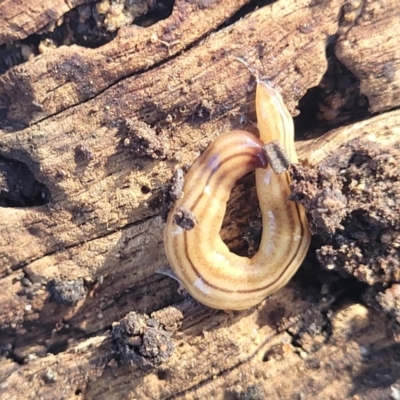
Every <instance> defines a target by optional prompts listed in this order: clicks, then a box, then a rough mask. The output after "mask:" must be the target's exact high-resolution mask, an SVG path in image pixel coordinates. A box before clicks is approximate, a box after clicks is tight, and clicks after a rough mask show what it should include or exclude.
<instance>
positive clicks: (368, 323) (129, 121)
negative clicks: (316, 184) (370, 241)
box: [0, 0, 400, 399]
mask: <svg viewBox="0 0 400 400" xmlns="http://www.w3.org/2000/svg"><path fill="white" fill-rule="evenodd" d="M83 3H86V2H84V1H81V2H79V1H75V2H67V3H65V2H62V3H60V4H58V3H57V1H51V2H50V1H48V2H41V6H40V7H39V6H35V7H38V9H36V8H34V7H33V6H32V5H31V4H30V3H29V2H28V1H21V2H18V3H16V2H3V3H2V4H1V5H0V26H2V27H3V28H1V29H2V31H1V33H0V43H3V42H5V43H8V46H13V45H14V46H15V48H23V46H25V44H24V43H23V42H20V40H22V39H24V38H26V37H28V36H29V35H32V34H37V33H42V32H43V31H44V32H46V33H47V34H48V32H52V30H53V29H55V28H54V27H55V26H56V25H57V23H56V22H57V21H58V20H59V19H60V18H61V17H64V19H65V20H68V18H72V17H70V16H68V14H67V16H65V15H66V13H67V12H68V11H69V10H70V9H74V7H77V6H79V5H81V4H83ZM150 3H152V2H150V1H149V2H147V3H146V4H147V5H146V7H147V6H148V7H149V8H151V6H152V5H151V4H150ZM247 3H248V2H247V1H245V0H228V1H198V2H194V1H184V0H177V1H176V2H175V4H174V7H173V10H172V13H171V15H170V16H169V17H168V18H166V19H164V20H160V21H158V22H156V23H155V24H153V25H151V26H149V27H141V26H137V25H128V26H124V27H121V28H119V29H118V30H116V31H115V37H113V38H112V40H110V41H109V42H108V43H106V44H103V45H102V46H98V47H95V48H88V47H84V46H81V45H76V44H72V45H67V43H64V44H63V45H60V46H54V48H52V47H51V48H50V49H48V50H47V51H42V53H41V54H36V53H35V51H32V52H31V53H32V54H31V53H29V57H26V58H27V59H26V60H25V61H24V62H23V63H21V64H19V65H14V66H12V67H11V68H8V69H7V71H5V72H4V73H3V74H2V75H0V166H1V171H0V172H1V175H0V188H1V193H2V194H1V196H0V200H1V204H2V207H0V231H1V232H2V234H1V236H0V287H1V291H0V301H1V304H2V307H1V311H0V329H1V334H0V337H1V339H0V350H1V354H2V356H3V357H2V358H1V359H0V377H1V382H2V383H1V384H0V393H1V397H2V398H5V399H21V398H38V397H41V398H43V399H50V398H74V397H75V396H77V395H81V396H82V397H83V398H87V399H102V398H113V399H114V398H115V399H119V398H120V399H127V398H135V399H136V398H137V399H147V398H149V399H150V398H156V399H159V398H160V399H161V398H162V399H166V398H177V399H179V398H182V399H195V398H205V397H213V398H221V399H222V398H224V399H250V398H251V399H258V398H259V399H262V398H269V399H275V398H276V399H278V398H280V399H282V398H285V399H286V398H297V397H298V398H304V399H308V398H316V397H318V398H321V399H330V398H338V397H340V398H343V399H346V398H349V399H350V398H369V399H374V398H376V399H379V398H389V396H390V394H391V393H395V394H394V395H393V396H395V395H396V396H399V394H398V393H400V373H399V368H398V362H399V360H400V348H399V345H398V342H396V339H398V337H399V336H400V334H399V332H400V329H399V328H398V325H397V324H398V323H400V317H399V315H400V312H399V311H398V310H399V309H400V304H399V302H400V300H399V298H400V294H398V292H399V291H398V290H397V286H396V282H398V280H400V279H399V278H398V273H397V272H396V271H397V270H395V271H394V272H393V271H391V272H390V273H389V272H388V271H387V270H386V271H385V273H386V272H387V275H385V276H387V279H383V280H381V281H379V282H380V283H381V284H382V285H383V286H382V287H379V288H378V289H377V290H376V291H374V290H375V289H376V288H375V287H373V286H372V285H373V284H374V283H375V282H376V281H373V282H372V281H371V282H370V281H368V280H367V279H362V278H363V277H364V275H363V277H361V278H360V274H358V275H357V273H356V272H355V271H349V270H345V269H344V268H343V269H342V270H340V268H336V269H337V270H338V271H339V274H335V273H333V272H330V271H327V270H326V268H325V269H324V268H322V267H321V265H320V264H318V262H317V261H316V259H315V256H314V254H315V252H316V249H320V248H321V246H322V245H324V243H322V244H321V240H322V239H326V238H324V237H323V235H322V234H320V236H316V238H314V241H313V244H312V247H311V250H310V255H309V257H308V258H307V260H306V262H305V266H304V268H303V269H302V270H301V271H300V272H299V274H297V276H296V277H295V278H294V280H293V281H292V282H291V283H290V284H289V285H288V286H287V287H286V288H284V289H282V290H280V291H279V292H278V293H276V294H274V295H273V296H271V297H270V298H268V299H266V300H265V301H264V302H263V303H262V304H260V305H259V306H257V307H255V308H253V309H250V310H247V311H243V312H232V313H225V312H222V311H215V310H210V309H207V308H205V307H202V306H200V305H198V304H196V303H195V302H194V301H192V300H190V299H188V298H187V297H185V295H184V294H181V293H180V292H178V284H177V283H176V282H175V281H173V280H171V279H170V278H169V277H166V276H164V275H160V274H156V273H155V272H156V271H157V270H159V269H160V268H162V267H163V266H165V265H166V264H167V260H166V257H165V254H164V250H163V239H162V232H163V225H164V222H163V214H164V213H165V204H164V203H165V197H166V195H165V193H166V190H167V187H168V184H169V183H170V180H171V177H172V174H173V172H174V170H175V169H176V168H178V167H182V166H185V165H190V164H192V163H193V160H194V159H195V158H196V156H197V155H198V154H199V152H200V151H202V150H204V149H205V148H206V146H207V145H208V144H209V143H210V141H211V140H212V139H213V138H214V137H216V136H217V135H219V134H220V133H222V132H224V131H226V130H230V129H235V128H239V127H240V128H242V129H246V128H249V129H252V130H254V128H252V121H255V115H254V92H255V79H254V76H252V74H251V73H250V72H249V71H248V69H247V68H246V67H244V65H243V64H242V63H241V62H238V61H237V58H241V59H243V60H245V62H246V63H247V64H248V65H249V66H250V67H251V68H252V69H254V70H255V71H257V73H258V74H259V75H260V77H261V78H263V79H268V80H270V81H271V82H272V83H273V84H274V86H275V87H277V88H279V89H280V91H281V93H282V95H283V97H284V99H285V101H286V103H287V105H288V107H289V109H290V111H291V112H292V113H293V115H296V114H298V111H297V110H296V107H297V105H298V103H299V101H300V99H301V98H303V96H304V95H305V94H306V93H307V91H308V90H309V89H311V88H313V87H316V86H318V85H319V83H320V82H321V80H322V79H323V76H324V74H325V72H326V70H327V68H328V64H329V62H330V60H329V59H328V56H327V49H328V48H329V47H330V46H333V47H334V53H335V55H336V57H337V59H338V60H339V61H340V62H342V63H343V64H344V65H345V66H346V67H347V68H348V69H349V70H350V71H351V73H352V74H353V75H354V77H356V78H357V79H359V82H360V90H361V93H362V94H363V95H365V96H366V98H367V99H368V103H369V111H370V114H368V115H364V119H363V120H362V121H359V122H354V121H353V122H352V123H351V124H349V125H346V126H339V127H338V128H337V129H335V130H331V131H330V132H328V133H326V134H325V135H323V136H322V137H320V138H318V139H309V140H308V141H305V142H301V143H300V144H299V146H298V149H299V155H300V158H301V161H302V162H303V164H307V165H308V166H310V167H312V168H315V167H317V166H318V165H320V164H321V163H323V162H324V161H325V162H326V160H330V159H332V158H334V157H333V156H334V155H337V154H339V153H341V152H345V151H348V150H343V149H347V148H350V147H351V146H352V143H354V141H355V140H358V142H357V143H359V144H360V145H362V146H364V144H365V145H369V146H371V143H374V144H375V145H376V147H377V148H382V149H383V150H382V151H383V153H385V152H386V153H387V152H388V149H397V150H398V149H399V137H400V136H399V128H398V127H399V125H400V124H399V122H400V112H399V110H396V109H397V108H398V107H399V105H400V97H399V91H398V90H397V88H398V87H399V85H400V74H399V72H398V71H400V65H399V64H400V50H399V49H400V35H399V27H398V21H397V20H398V10H397V2H396V1H395V0H386V1H380V2H376V1H372V0H366V1H365V2H361V5H360V6H359V7H357V4H355V3H356V2H353V3H352V4H353V6H351V5H350V3H347V2H346V1H344V0H332V1H313V0H296V1H286V0H280V1H277V2H274V3H272V4H267V5H265V6H263V7H259V8H256V7H254V5H252V4H250V5H249V6H246V7H244V8H243V6H245V5H246V4H247ZM354 4H355V5H354ZM153 5H154V4H153ZM232 17H233V18H232ZM242 17H243V18H242ZM231 18H232V19H231ZM2 21H3V22H2ZM7 49H8V48H7ZM7 49H6V50H7ZM2 50H4V51H5V47H4V48H3V49H2ZM0 51H1V49H0ZM7 51H8V50H7ZM38 52H39V51H38ZM4 54H5V53H4ZM325 90H328V89H327V88H326V87H325ZM331 100H332V99H331ZM331 106H332V102H331ZM332 109H334V110H336V109H335V108H334V107H333V106H332ZM325 111H326V110H325ZM378 112H380V113H381V114H380V115H374V113H378ZM325 114H326V113H325ZM343 125H344V124H343ZM326 126H329V125H326ZM325 130H326V127H325ZM343 146H345V147H343ZM346 146H348V147H346ZM349 146H350V147H349ZM349 151H350V150H349ZM386 153H385V154H386ZM346 154H347V153H346ZM393 157H395V156H393ZM396 160H397V161H398V162H399V163H400V159H397V158H396ZM397 161H396V162H397ZM332 162H333V163H334V162H336V165H337V159H335V160H333V161H332ZM393 179H394V178H393ZM252 185H253V183H252V179H251V177H248V178H246V179H244V180H243V181H241V182H240V184H239V185H238V187H237V188H236V189H235V191H234V193H233V195H232V204H231V206H230V208H229V210H228V213H227V217H226V223H225V225H224V229H223V232H222V235H223V237H224V239H225V240H226V241H227V243H228V244H229V245H230V246H231V247H232V248H234V249H236V250H240V248H243V240H241V237H240V232H241V231H240V228H241V226H242V225H244V224H246V223H248V219H247V211H250V212H253V213H254V210H250V209H251V208H254V207H252V204H254V203H253V200H254V201H256V200H255V195H254V189H253V188H252ZM249 196H250V200H249ZM397 198H399V197H397ZM385 223H387V224H388V226H383V227H382V230H385V229H386V230H387V229H388V227H389V222H385ZM396 223H397V224H398V217H397V219H396V218H395V222H394V223H393V225H391V229H392V228H393V232H395V234H397V233H398V228H397V227H396V226H397V225H396ZM385 232H386V231H385ZM391 232H392V231H391ZM238 235H239V237H238ZM321 238H322V239H321ZM396 240H398V239H396V238H394V239H393V241H392V242H393V243H394V244H393V246H394V247H393V248H394V251H398V247H396V243H397V242H396ZM325 244H326V243H325ZM396 249H397V250H396ZM397 255H398V253H397ZM371 271H372V272H368V273H372V274H374V273H375V274H379V271H374V270H373V269H372V270H371ZM396 273H397V275H396ZM345 274H347V275H345ZM349 274H351V275H354V276H355V278H357V279H358V280H361V281H363V282H367V285H364V284H360V283H359V282H358V281H357V280H356V279H349ZM368 284H370V285H371V286H369V285H368ZM371 288H372V289H371ZM389 303H390V304H389ZM131 311H135V312H137V313H141V314H147V315H150V314H152V313H153V316H154V319H155V320H156V321H158V322H157V324H156V327H155V328H154V327H152V326H151V323H153V322H152V321H150V322H149V321H147V322H146V324H150V325H146V329H145V331H147V330H148V328H149V327H151V328H152V329H155V330H156V331H157V330H159V331H163V332H164V331H167V332H169V333H170V334H171V335H172V336H171V340H172V342H173V344H174V348H175V349H174V351H173V353H172V355H171V356H170V357H169V358H168V357H165V359H163V360H161V361H160V360H158V361H155V360H154V359H153V360H152V359H151V357H150V356H148V354H147V353H146V354H147V355H143V354H141V355H139V356H137V357H136V358H134V361H135V362H128V364H130V365H121V363H122V364H123V357H122V358H121V355H120V353H121V347H119V348H118V347H116V338H115V335H116V333H115V332H117V331H116V329H120V328H118V327H119V325H118V321H120V320H121V319H122V318H123V317H124V316H125V315H126V314H127V313H129V312H131ZM118 332H120V331H118ZM113 335H114V336H113ZM134 337H135V339H134V340H135V343H136V344H135V345H134V346H133V347H134V348H136V349H139V348H142V347H140V346H143V343H144V340H145V339H144V334H143V332H140V334H136V335H134ZM131 340H133V339H131ZM168 340H169V339H168ZM168 343H169V342H168ZM142 352H143V353H145V352H144V350H143V351H142ZM135 354H136V353H135ZM143 359H149V360H150V361H149V362H150V364H151V363H153V364H152V365H151V366H150V367H149V366H148V365H147V364H146V365H144V364H143ZM131 361H132V360H131ZM288 377H290V379H288ZM396 385H397V386H396ZM396 393H397V394H396ZM394 398H397V397H394Z"/></svg>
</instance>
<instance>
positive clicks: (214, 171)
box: [190, 149, 262, 210]
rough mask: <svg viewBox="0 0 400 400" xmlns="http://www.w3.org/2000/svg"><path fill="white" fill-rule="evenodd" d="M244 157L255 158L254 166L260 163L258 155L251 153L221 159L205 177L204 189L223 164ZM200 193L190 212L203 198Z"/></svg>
mask: <svg viewBox="0 0 400 400" xmlns="http://www.w3.org/2000/svg"><path fill="white" fill-rule="evenodd" d="M261 152H262V149H260V153H261ZM245 155H248V156H250V157H251V158H255V159H256V160H257V161H258V162H257V161H256V162H255V163H254V164H255V165H259V164H260V162H259V161H260V158H259V155H258V154H253V152H250V151H247V152H243V153H240V154H234V155H233V156H229V157H227V158H225V159H223V160H222V161H221V162H220V164H219V165H218V166H217V167H214V168H213V169H212V170H211V171H210V174H209V176H208V177H207V181H206V183H205V185H204V187H206V186H208V184H209V183H210V181H211V179H212V177H213V175H214V174H215V173H217V172H218V170H220V169H221V168H222V167H223V165H224V164H226V163H227V162H229V161H231V160H234V159H235V158H238V157H243V156H245ZM221 175H222V177H224V175H223V174H221ZM219 181H220V180H218V182H219ZM201 193H202V194H201V195H200V196H198V198H197V200H196V201H195V202H194V203H193V204H192V205H191V207H190V208H191V209H192V210H194V209H195V208H196V206H197V204H198V203H199V201H200V200H201V199H202V197H203V196H204V193H203V191H202V192H201Z"/></svg>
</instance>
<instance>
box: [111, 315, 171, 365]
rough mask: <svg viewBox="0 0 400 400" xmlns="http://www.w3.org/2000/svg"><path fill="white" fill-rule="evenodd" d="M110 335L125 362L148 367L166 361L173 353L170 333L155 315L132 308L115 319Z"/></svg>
mask: <svg viewBox="0 0 400 400" xmlns="http://www.w3.org/2000/svg"><path fill="white" fill-rule="evenodd" d="M111 336H112V338H113V341H114V345H115V347H116V350H117V360H118V362H119V363H120V364H122V365H133V364H136V365H138V366H139V367H140V368H141V369H142V370H144V371H147V370H149V369H152V368H154V367H156V366H158V365H160V364H162V363H163V362H165V361H166V360H167V359H168V358H169V357H170V356H171V355H172V353H173V350H174V343H173V341H172V340H171V335H170V334H169V333H168V332H166V331H165V330H163V329H162V327H161V326H160V324H159V322H158V320H157V319H156V318H149V317H148V316H147V315H145V314H138V313H136V312H130V313H129V314H127V315H126V316H125V317H124V318H123V319H122V320H121V321H120V322H118V323H114V324H113V327H112V331H111Z"/></svg>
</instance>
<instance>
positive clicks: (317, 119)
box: [294, 36, 370, 139]
mask: <svg viewBox="0 0 400 400" xmlns="http://www.w3.org/2000/svg"><path fill="white" fill-rule="evenodd" d="M336 40H337V37H336V36H335V37H332V38H331V40H330V41H329V44H328V46H327V49H326V58H327V60H328V69H327V71H326V72H325V74H324V76H323V77H322V79H321V82H320V83H319V85H318V86H317V87H314V88H311V89H309V90H308V91H307V93H306V94H305V95H304V96H303V98H302V99H301V100H300V101H299V105H298V109H299V111H300V115H299V116H298V117H296V118H294V123H295V132H296V135H297V137H299V138H302V139H305V138H310V137H315V136H320V135H322V134H324V133H326V132H328V131H330V130H331V129H334V128H337V127H339V126H344V125H348V124H351V123H354V122H357V121H360V120H363V119H365V118H366V117H367V116H369V115H370V114H369V112H368V106H369V104H368V99H367V98H366V96H364V95H363V94H361V92H360V81H359V80H358V79H357V78H356V77H355V76H354V75H353V74H352V73H351V72H350V71H349V70H348V69H347V68H346V67H345V66H344V65H343V64H342V63H341V62H340V61H339V60H338V59H337V57H336V55H335V52H334V49H335V44H336Z"/></svg>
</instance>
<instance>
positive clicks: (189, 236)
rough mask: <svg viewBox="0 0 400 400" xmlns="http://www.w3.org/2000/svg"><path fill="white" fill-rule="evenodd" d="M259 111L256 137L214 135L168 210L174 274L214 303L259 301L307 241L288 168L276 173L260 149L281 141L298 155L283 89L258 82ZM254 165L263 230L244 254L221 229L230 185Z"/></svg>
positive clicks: (287, 273)
mask: <svg viewBox="0 0 400 400" xmlns="http://www.w3.org/2000/svg"><path fill="white" fill-rule="evenodd" d="M256 112H257V121H258V129H259V132H260V138H257V137H256V136H254V135H252V134H251V133H249V132H245V131H232V132H227V133H224V134H222V135H221V136H219V137H218V138H217V139H215V140H214V142H213V143H211V145H210V146H209V147H208V148H207V150H206V151H205V152H204V153H203V155H202V156H200V157H199V158H198V159H197V160H196V161H195V163H194V164H193V165H192V167H191V168H190V170H189V172H188V174H187V176H186V177H185V183H184V186H183V197H182V198H181V199H178V200H177V201H176V203H175V205H174V207H173V208H172V210H171V211H170V213H169V216H168V220H167V224H166V228H165V232H164V244H165V250H166V254H167V258H168V261H169V262H170V264H171V267H172V269H173V271H174V273H175V274H176V276H177V278H178V279H179V280H180V281H181V282H182V284H183V285H184V287H185V289H186V290H187V291H188V292H189V293H190V294H191V295H192V296H193V297H194V298H195V299H196V300H198V301H199V302H201V303H203V304H205V305H207V306H209V307H212V308H217V309H223V310H242V309H246V308H249V307H252V306H254V305H256V304H258V303H260V302H261V301H262V300H263V299H264V298H265V297H267V296H268V295H269V294H271V293H273V292H275V291H277V290H278V289H280V288H281V287H282V286H284V285H285V284H286V283H287V282H288V281H289V280H290V278H291V277H292V276H293V275H294V273H295V272H296V271H297V269H298V268H299V266H300V265H301V263H302V261H303V259H304V257H305V255H306V253H307V250H308V247H309V244H310V233H309V229H308V223H307V219H306V216H305V212H304V209H303V207H302V206H301V205H299V204H297V203H294V202H291V201H289V200H288V197H289V195H290V188H289V184H290V176H289V173H288V172H287V171H286V172H283V173H282V174H276V173H275V172H274V171H273V170H272V168H271V166H270V165H268V163H267V159H266V155H265V151H264V149H263V146H264V144H265V143H269V142H271V141H272V140H278V141H280V143H281V144H282V146H283V148H284V150H285V151H286V153H287V155H288V157H289V159H290V161H291V162H292V163H295V162H297V155H296V151H295V148H294V128H293V120H292V117H291V115H290V114H289V112H288V110H287V108H286V106H285V105H284V103H283V100H282V97H281V96H280V94H279V93H278V92H276V91H275V90H274V89H272V88H271V87H270V86H268V85H267V84H266V83H263V82H258V84H257V91H256ZM253 169H255V170H256V185H257V195H258V199H259V206H260V209H261V213H262V223H263V233H262V238H261V243H260V247H259V250H258V252H257V253H256V254H255V255H254V256H253V257H252V258H251V259H249V258H247V257H241V256H238V255H236V254H234V253H232V252H230V250H229V249H228V247H227V246H226V244H225V243H224V242H223V241H222V239H221V237H220V234H219V233H220V230H221V226H222V222H223V218H224V215H225V211H226V203H227V201H228V199H229V196H230V192H231V190H232V188H233V186H234V185H235V183H236V181H237V180H238V179H239V178H241V177H242V176H244V175H245V174H247V173H248V172H249V171H251V170H253Z"/></svg>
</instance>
